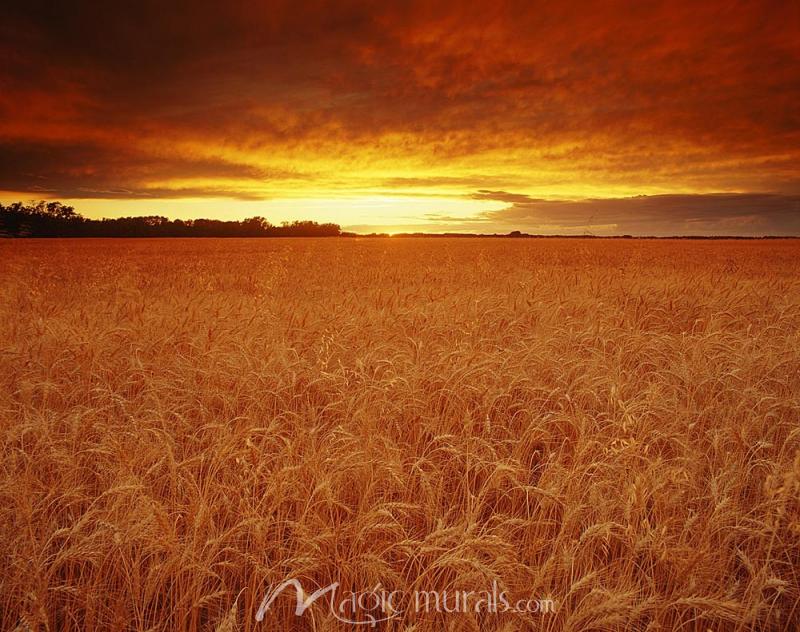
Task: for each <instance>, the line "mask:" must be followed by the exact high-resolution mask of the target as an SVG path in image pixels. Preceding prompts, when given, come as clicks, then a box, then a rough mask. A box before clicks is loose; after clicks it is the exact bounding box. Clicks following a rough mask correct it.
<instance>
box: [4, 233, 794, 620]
mask: <svg viewBox="0 0 800 632" xmlns="http://www.w3.org/2000/svg"><path fill="white" fill-rule="evenodd" d="M0 451H1V452H2V460H1V461H0V560H1V561H2V566H0V629H2V630H14V629H17V630H28V629H30V630H51V631H55V630H98V631H100V630H136V631H145V630H165V631H166V630H187V631H199V630H212V631H214V630H217V631H228V632H230V631H233V630H353V629H363V630H371V629H379V630H397V631H408V632H411V631H412V630H413V631H415V632H433V631H438V630H459V631H460V630H486V631H494V630H497V631H504V632H511V631H514V630H546V631H552V632H560V631H562V630H563V631H573V632H577V631H582V630H619V631H623V630H641V631H645V630H647V631H651V632H654V631H657V630H659V631H661V630H663V631H673V630H686V631H690V630H691V631H694V630H697V631H702V632H706V631H707V630H713V631H715V632H717V631H720V630H731V631H734V630H765V631H772V630H795V629H798V627H800V242H798V241H793V240H775V241H763V240H762V241H688V240H676V241H666V240H665V241H661V240H659V241H653V240H629V239H618V240H602V239H569V240H568V239H477V238H476V239H433V238H429V239H411V238H408V239H406V238H363V239H361V238H358V239H356V238H353V239H348V238H328V239H325V238H322V239H253V240H246V239H242V240H239V239H229V240H225V239H211V240H206V239H194V240H192V239H186V240H182V239H175V240H170V239H165V240H160V239H152V240H91V239H85V240H3V241H0ZM289 579H296V580H297V581H298V583H299V584H301V585H302V587H303V589H304V590H305V593H306V594H308V595H310V594H311V593H313V592H314V591H316V590H318V589H321V588H324V587H329V586H331V585H332V584H334V583H335V584H337V587H336V591H331V592H328V593H326V594H325V595H323V596H321V597H319V598H318V599H316V601H313V600H309V601H308V604H309V605H308V608H307V610H305V612H303V613H302V614H299V615H298V614H297V613H296V607H295V606H296V599H295V592H296V591H295V588H293V587H289V588H287V589H286V590H284V591H283V593H281V594H278V595H277V596H275V595H273V596H275V598H274V601H273V602H272V603H271V604H269V607H266V608H264V607H261V608H260V606H262V605H266V604H265V603H264V601H262V600H264V599H265V596H266V595H268V594H269V593H270V591H271V590H272V589H273V588H274V587H275V586H278V585H280V584H281V583H282V582H285V581H286V580H289ZM383 590H386V591H391V592H392V593H394V594H395V596H396V601H395V602H393V603H392V604H391V608H385V607H381V608H376V607H374V604H366V601H367V600H364V602H363V603H360V604H359V607H358V608H356V607H355V606H353V603H352V602H350V606H353V607H349V606H346V605H343V604H342V603H341V602H336V603H334V600H333V595H334V592H336V594H337V595H338V597H337V599H339V600H341V599H343V598H344V596H345V595H356V594H358V595H359V596H361V595H362V594H365V593H369V594H371V595H372V596H374V595H376V594H377V593H378V592H380V591H383ZM493 590H495V591H497V590H499V591H502V592H503V593H504V595H505V596H506V597H507V599H508V601H509V602H510V604H511V605H512V606H514V607H511V608H504V607H500V608H491V607H488V606H486V604H483V605H484V606H486V607H477V606H476V607H473V604H472V603H470V605H469V607H467V608H464V607H462V608H460V609H458V608H455V609H454V608H453V606H452V602H451V603H450V607H449V608H448V607H447V603H444V602H443V603H444V605H445V607H444V608H428V609H420V608H419V607H418V606H419V605H420V604H419V603H418V596H419V592H418V591H425V592H427V593H428V594H429V595H430V594H433V593H434V592H435V594H436V598H437V599H438V598H439V595H444V594H445V593H449V595H450V596H452V595H453V594H458V593H466V592H473V593H475V594H476V595H479V594H481V593H483V592H485V591H493ZM412 595H413V597H412ZM329 597H330V599H329ZM519 603H524V604H525V607H524V608H522V607H517V604H519ZM428 605H430V604H428ZM368 606H369V607H368ZM462 606H463V602H462ZM456 610H457V611H456ZM378 615H380V616H378ZM370 616H372V617H374V618H373V619H370ZM261 618H263V620H262V621H259V620H257V619H261ZM372 624H374V625H372Z"/></svg>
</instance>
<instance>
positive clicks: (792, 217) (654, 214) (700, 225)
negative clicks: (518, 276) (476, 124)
mask: <svg viewBox="0 0 800 632" xmlns="http://www.w3.org/2000/svg"><path fill="white" fill-rule="evenodd" d="M472 197H473V198H475V199H482V200H497V201H501V202H508V203H509V204H510V206H509V207H508V208H505V209H501V210H498V211H490V212H487V213H483V214H482V215H481V216H480V219H481V221H482V222H483V223H484V224H486V225H491V226H493V227H500V228H501V229H502V227H518V228H520V229H526V228H527V229H529V230H531V232H544V233H554V232H556V233H557V232H568V233H572V232H576V231H581V232H593V231H597V232H598V233H604V234H624V233H630V234H635V235H643V234H648V235H662V236H663V235H685V234H694V235H708V234H720V233H722V234H726V235H798V234H800V195H780V194H773V193H720V194H710V195H685V194H684V195H640V196H635V197H629V198H618V199H587V200H542V199H535V198H531V197H529V196H527V195H520V194H516V193H507V192H505V191H480V192H478V193H476V194H474V195H473V196H472Z"/></svg>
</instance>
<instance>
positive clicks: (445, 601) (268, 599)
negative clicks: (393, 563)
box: [256, 579, 556, 627]
mask: <svg viewBox="0 0 800 632" xmlns="http://www.w3.org/2000/svg"><path fill="white" fill-rule="evenodd" d="M290 587H291V588H294V595H295V608H294V614H295V616H297V617H300V616H302V615H303V613H305V612H306V610H308V609H309V608H310V607H311V606H312V605H314V603H315V602H316V601H317V600H322V603H327V607H328V611H329V612H330V614H331V615H333V616H334V617H335V618H336V619H338V620H339V621H341V622H343V623H349V624H352V625H369V626H373V627H374V626H376V625H377V624H378V623H380V622H382V621H389V620H390V619H395V618H397V617H399V616H400V615H402V614H403V613H404V612H406V611H408V610H409V609H412V610H413V611H415V612H418V613H419V612H439V613H447V614H455V613H467V612H474V613H490V614H498V613H528V614H549V613H554V612H555V611H556V604H555V602H554V601H553V600H552V599H519V600H517V601H514V602H512V601H511V600H510V599H509V598H508V597H507V596H506V593H505V591H502V590H499V589H498V586H497V582H496V581H493V582H492V587H491V589H489V590H479V591H475V590H442V591H437V590H415V591H414V592H413V593H407V592H405V591H402V590H391V591H390V590H387V589H385V588H383V587H382V586H381V585H380V584H379V585H377V586H375V587H374V588H372V589H370V590H364V591H352V590H350V591H339V582H334V583H333V584H330V585H328V586H325V587H323V588H319V589H318V590H315V591H314V592H313V593H311V594H308V593H306V591H305V590H303V585H302V584H301V583H300V580H297V579H287V580H286V581H284V582H282V583H280V584H278V585H277V586H275V587H274V588H273V587H270V589H269V590H268V591H267V594H266V595H265V596H264V600H263V601H262V602H261V606H260V607H259V608H258V612H256V621H263V620H264V615H265V614H266V613H267V611H268V610H269V609H270V608H271V607H272V604H273V603H275V600H276V599H277V598H278V597H279V596H280V595H281V593H283V591H284V590H286V589H287V588H290Z"/></svg>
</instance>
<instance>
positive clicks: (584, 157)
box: [0, 1, 800, 223]
mask: <svg viewBox="0 0 800 632" xmlns="http://www.w3.org/2000/svg"><path fill="white" fill-rule="evenodd" d="M58 5H59V3H45V2H31V3H27V4H25V5H19V6H17V7H7V8H4V9H2V10H0V12H2V14H3V15H2V20H0V54H2V55H3V57H4V59H6V60H8V61H7V63H5V64H4V65H3V67H2V68H0V88H2V90H1V91H0V94H1V96H0V190H6V191H15V192H30V193H31V194H45V193H46V194H49V195H52V196H54V197H56V196H60V197H65V198H69V199H80V198H98V197H99V198H103V197H106V198H109V199H112V198H113V199H125V198H130V199H137V198H147V199H152V200H159V199H163V200H169V199H174V198H184V197H192V198H197V197H215V198H216V197H229V198H238V199H244V200H258V199H276V198H287V199H288V198H328V197H336V196H349V197H358V196H360V195H364V196H373V197H374V196H386V195H390V196H414V195H419V196H423V195H424V196H426V198H430V197H431V196H437V195H439V196H448V197H449V198H451V199H454V200H455V199H462V200H468V199H470V196H471V195H472V194H473V193H474V192H475V191H477V190H480V189H492V190H499V189H506V190H513V191H517V192H519V194H520V195H527V196H532V197H534V198H543V199H564V198H570V199H583V198H613V199H619V198H624V197H627V196H632V195H636V194H657V195H663V194H708V193H714V192H734V191H736V192H742V191H743V192H772V193H775V194H782V195H792V194H795V193H797V192H798V191H800V186H798V183H800V178H799V177H798V169H797V166H796V165H797V164H800V149H798V148H799V147H800V114H798V110H797V107H796V103H797V102H798V100H800V81H798V78H799V77H798V71H797V68H798V67H800V45H799V44H798V40H800V38H798V37H797V34H798V26H797V25H798V24H800V6H798V5H797V3H779V2H774V3H771V2H760V3H759V2H755V3H754V2H742V3H729V2H670V3H634V2H611V1H609V2H600V3H593V4H592V5H591V6H587V5H578V4H574V5H570V4H568V3H562V4H560V5H553V4H541V5H539V4H537V3H530V2H496V3H486V2H466V3H459V4H458V5H457V6H448V4H446V3H438V2H385V3H379V4H375V3H367V2H343V3H336V6H333V5H331V4H330V3H325V2H303V3H297V2H269V3H266V4H264V5H259V6H245V5H237V6H232V7H227V6H223V5H221V4H220V3H204V2H200V3H194V2H193V3H185V6H183V5H182V3H178V4H174V3H173V4H170V5H169V6H166V5H164V4H163V3H159V2H143V3H136V4H135V5H132V6H118V5H116V4H114V3H93V2H78V3H76V4H73V5H71V6H70V7H69V8H66V7H61V6H58ZM109 206H110V207H112V206H113V203H111V202H110V203H109ZM163 208H164V210H163V211H161V212H163V213H164V214H169V212H168V209H169V202H168V201H165V202H163ZM465 208H467V207H465ZM630 212H632V213H633V212H636V211H634V210H633V209H631V210H630ZM476 217H477V216H476ZM347 219H348V218H346V217H345V218H343V223H347ZM419 221H420V222H423V223H424V222H425V221H429V220H426V219H425V218H424V217H420V218H419Z"/></svg>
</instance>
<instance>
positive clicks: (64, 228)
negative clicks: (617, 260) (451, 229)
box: [0, 201, 796, 239]
mask: <svg viewBox="0 0 800 632" xmlns="http://www.w3.org/2000/svg"><path fill="white" fill-rule="evenodd" d="M0 237H393V238H404V237H416V238H419V237H460V238H470V237H495V238H532V239H542V238H546V239H796V237H794V236H783V235H781V236H772V235H769V236H763V237H752V236H742V235H673V236H668V237H664V236H654V235H636V236H633V235H602V236H600V235H588V234H584V235H541V234H529V233H523V232H520V231H518V230H514V231H511V232H510V233H505V234H498V233H395V234H393V235H389V234H388V233H370V234H357V233H351V232H344V231H342V230H341V228H340V226H339V225H338V224H332V223H327V224H318V223H317V222H312V221H307V220H306V221H295V222H291V223H289V222H283V223H282V224H281V225H280V226H275V225H273V224H270V223H269V222H268V221H267V220H266V219H264V218H263V217H250V218H248V219H245V220H241V221H235V220H228V221H223V220H218V219H190V220H186V221H184V220H180V219H175V220H170V219H168V218H166V217H162V216H160V215H148V216H143V217H119V218H116V219H88V218H86V217H83V216H82V215H80V214H79V213H77V212H75V209H74V208H73V207H71V206H67V205H66V204H62V203H61V202H45V201H41V202H31V203H29V204H27V205H26V204H23V203H22V202H14V203H12V204H9V205H8V206H4V205H3V204H0Z"/></svg>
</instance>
